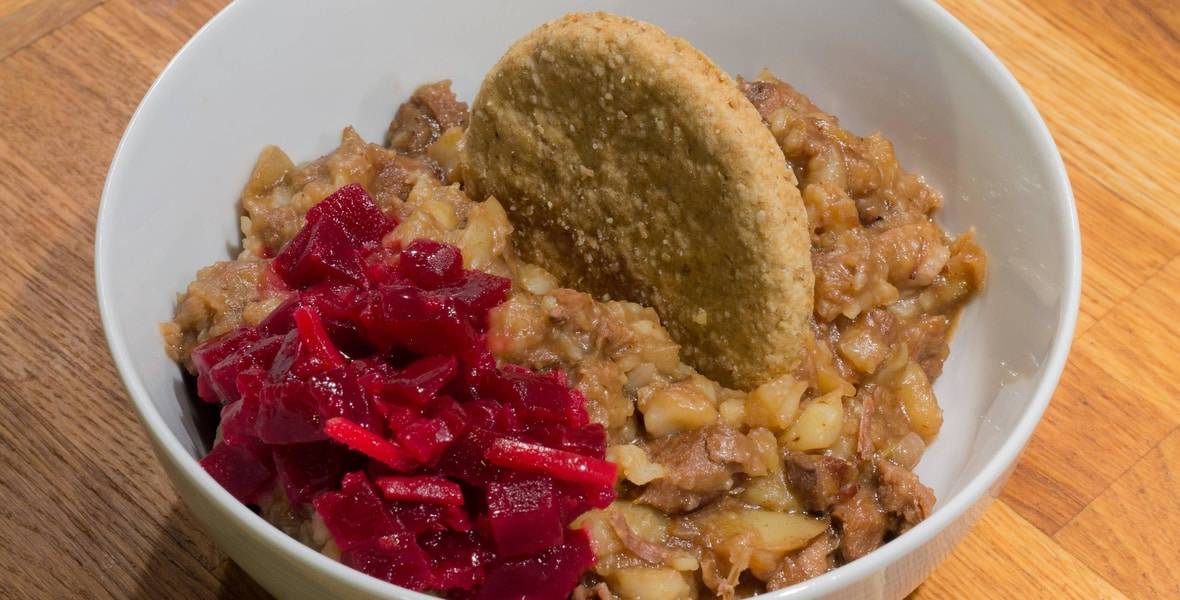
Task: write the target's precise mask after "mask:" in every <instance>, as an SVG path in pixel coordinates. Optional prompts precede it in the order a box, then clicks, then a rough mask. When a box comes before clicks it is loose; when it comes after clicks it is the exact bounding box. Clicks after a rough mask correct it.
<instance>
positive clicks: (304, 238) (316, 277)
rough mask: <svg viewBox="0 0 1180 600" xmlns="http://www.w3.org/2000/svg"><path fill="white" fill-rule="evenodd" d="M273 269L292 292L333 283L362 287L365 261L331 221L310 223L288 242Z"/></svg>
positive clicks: (342, 231) (322, 220)
mask: <svg viewBox="0 0 1180 600" xmlns="http://www.w3.org/2000/svg"><path fill="white" fill-rule="evenodd" d="M272 268H273V269H274V271H275V273H278V275H279V277H282V278H283V281H284V282H285V283H286V284H287V285H289V286H291V287H292V288H300V289H301V288H305V287H308V286H311V285H314V284H316V283H319V282H321V281H325V280H333V281H342V282H349V283H354V284H357V285H359V284H361V283H363V282H364V270H365V265H364V261H362V260H361V255H360V253H359V252H358V251H357V247H356V246H355V245H354V243H353V241H352V239H350V238H349V234H348V232H347V231H345V230H344V228H343V227H342V226H341V225H340V224H339V223H337V222H336V221H333V220H331V219H319V220H317V221H316V222H315V223H308V224H307V225H305V226H304V227H303V229H301V230H299V233H298V234H296V235H295V237H294V238H293V239H292V240H291V241H290V242H287V245H286V246H284V247H283V249H282V251H280V252H279V254H278V256H276V257H275V259H274V263H272Z"/></svg>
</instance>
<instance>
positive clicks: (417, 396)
mask: <svg viewBox="0 0 1180 600" xmlns="http://www.w3.org/2000/svg"><path fill="white" fill-rule="evenodd" d="M458 370H459V362H458V360H456V359H455V357H454V356H431V357H427V358H423V359H419V360H416V361H414V362H413V363H410V364H409V365H408V366H406V368H404V369H402V371H401V372H400V373H398V375H397V376H396V377H393V378H391V379H389V380H387V381H386V382H385V386H384V387H383V388H382V394H383V395H384V396H385V397H387V398H388V397H392V398H394V399H397V400H402V401H405V402H408V403H410V404H414V405H416V406H425V405H426V403H428V402H430V401H431V400H433V399H434V397H435V395H437V394H438V392H439V390H441V389H443V387H445V386H446V385H447V383H449V382H450V381H451V379H452V378H454V376H455V373H456V372H457V371H458Z"/></svg>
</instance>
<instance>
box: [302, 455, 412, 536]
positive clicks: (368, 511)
mask: <svg viewBox="0 0 1180 600" xmlns="http://www.w3.org/2000/svg"><path fill="white" fill-rule="evenodd" d="M311 503H312V505H313V506H314V507H315V510H316V512H318V513H319V514H320V517H322V518H323V519H324V525H326V526H327V527H328V532H329V533H331V534H332V539H333V540H335V541H336V545H337V546H339V547H340V549H341V550H343V551H345V552H347V551H350V550H354V549H363V548H366V547H368V546H371V545H372V543H373V542H374V541H375V540H377V538H380V537H384V536H387V535H393V534H395V533H397V532H398V529H397V525H396V524H395V523H394V522H393V519H392V518H391V517H390V515H389V512H388V511H386V509H385V505H384V504H382V503H381V498H379V497H378V496H377V492H376V491H375V490H374V489H373V486H372V485H370V484H369V479H368V478H367V477H365V474H364V473H363V472H359V471H358V472H354V473H349V474H347V475H345V476H344V479H343V480H341V482H340V491H339V492H324V493H322V494H320V495H318V496H316V497H315V498H314V499H313V500H312V501H311Z"/></svg>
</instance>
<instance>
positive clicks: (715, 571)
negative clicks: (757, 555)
mask: <svg viewBox="0 0 1180 600" xmlns="http://www.w3.org/2000/svg"><path fill="white" fill-rule="evenodd" d="M744 535H745V536H747V537H749V536H750V535H751V534H748V533H747V534H744ZM736 542H737V543H735V546H737V547H739V548H742V549H744V550H745V552H743V553H742V554H741V555H740V556H732V557H730V560H731V564H730V565H729V572H728V573H727V574H725V576H722V575H721V565H720V564H719V563H718V561H717V559H716V558H715V557H714V555H713V553H712V552H709V551H706V552H704V553H703V554H702V555H701V582H702V583H704V584H705V587H707V588H709V589H710V590H713V593H714V594H716V595H717V597H718V598H721V600H733V598H734V597H735V596H736V595H737V585H738V580H739V579H741V575H742V571H744V570H746V568H747V567H748V566H749V559H750V552H749V549H750V547H751V545H752V542H749V543H744V544H743V543H741V542H740V541H736Z"/></svg>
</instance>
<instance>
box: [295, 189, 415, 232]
mask: <svg viewBox="0 0 1180 600" xmlns="http://www.w3.org/2000/svg"><path fill="white" fill-rule="evenodd" d="M320 219H329V220H332V221H335V222H336V223H338V224H339V225H341V226H342V227H343V229H344V230H345V231H346V232H348V234H349V236H350V237H351V238H352V240H353V241H354V242H355V243H356V244H357V245H361V246H365V245H369V244H375V243H377V242H379V241H381V238H383V237H385V234H387V233H389V232H390V231H392V230H393V227H394V226H395V225H397V223H396V222H395V221H394V220H393V219H391V218H389V217H387V216H385V214H384V213H382V212H381V209H380V208H378V207H377V205H376V204H375V203H374V202H373V199H372V198H370V197H369V194H368V192H366V191H365V188H363V187H361V185H360V184H359V183H350V184H348V185H346V186H344V187H342V188H340V189H338V190H336V191H335V192H333V193H332V195H330V196H328V197H327V198H324V201H323V202H320V203H319V204H316V205H315V206H313V207H311V210H309V211H307V222H308V223H316V222H318V221H319V220H320Z"/></svg>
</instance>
